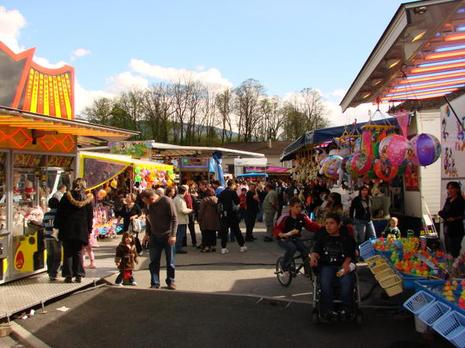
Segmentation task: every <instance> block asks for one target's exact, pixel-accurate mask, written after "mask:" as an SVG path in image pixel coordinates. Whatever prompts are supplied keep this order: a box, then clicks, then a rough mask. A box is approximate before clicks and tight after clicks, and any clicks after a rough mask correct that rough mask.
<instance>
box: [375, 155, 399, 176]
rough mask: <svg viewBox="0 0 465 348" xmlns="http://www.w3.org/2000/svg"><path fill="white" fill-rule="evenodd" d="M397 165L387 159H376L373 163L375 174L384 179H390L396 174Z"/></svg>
mask: <svg viewBox="0 0 465 348" xmlns="http://www.w3.org/2000/svg"><path fill="white" fill-rule="evenodd" d="M398 170H399V166H394V165H393V164H392V163H391V161H390V160H388V159H377V160H376V161H375V164H374V165H373V171H374V172H375V174H376V176H377V177H378V178H380V179H381V180H384V181H391V180H392V179H394V178H395V177H396V175H397V172H398Z"/></svg>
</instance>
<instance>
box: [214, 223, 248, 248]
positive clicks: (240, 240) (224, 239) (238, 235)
mask: <svg viewBox="0 0 465 348" xmlns="http://www.w3.org/2000/svg"><path fill="white" fill-rule="evenodd" d="M229 229H231V233H232V234H233V235H234V237H235V239H236V241H237V244H239V246H241V247H242V246H244V244H245V241H244V236H243V235H242V232H241V229H240V228H239V222H238V221H237V220H236V219H235V218H223V219H221V231H220V232H221V247H222V248H226V245H227V244H228V232H229Z"/></svg>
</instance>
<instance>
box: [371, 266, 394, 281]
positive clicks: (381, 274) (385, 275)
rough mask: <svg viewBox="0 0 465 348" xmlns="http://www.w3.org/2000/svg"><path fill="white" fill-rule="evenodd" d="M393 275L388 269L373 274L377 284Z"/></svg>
mask: <svg viewBox="0 0 465 348" xmlns="http://www.w3.org/2000/svg"><path fill="white" fill-rule="evenodd" d="M393 275H395V273H394V271H393V270H392V269H391V268H390V267H389V268H388V269H385V270H384V271H382V272H379V273H376V274H375V279H376V280H377V281H378V282H379V281H380V280H381V279H385V278H388V277H390V276H393Z"/></svg>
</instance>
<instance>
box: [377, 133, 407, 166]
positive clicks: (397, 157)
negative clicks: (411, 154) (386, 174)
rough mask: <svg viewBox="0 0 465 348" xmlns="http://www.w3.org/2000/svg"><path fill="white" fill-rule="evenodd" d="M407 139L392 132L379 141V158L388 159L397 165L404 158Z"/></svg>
mask: <svg viewBox="0 0 465 348" xmlns="http://www.w3.org/2000/svg"><path fill="white" fill-rule="evenodd" d="M407 143H408V142H407V139H405V138H404V137H403V136H401V135H398V134H392V135H389V136H387V137H386V138H384V139H383V140H381V142H380V143H379V158H380V159H382V160H386V159H389V161H390V162H391V164H392V165H394V166H399V165H400V164H401V163H402V162H403V161H404V159H405V154H406V152H407Z"/></svg>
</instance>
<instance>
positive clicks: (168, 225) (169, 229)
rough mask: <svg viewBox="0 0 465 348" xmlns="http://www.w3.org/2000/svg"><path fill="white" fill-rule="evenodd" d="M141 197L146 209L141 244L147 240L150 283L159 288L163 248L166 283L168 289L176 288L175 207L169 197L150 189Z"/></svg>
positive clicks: (176, 220)
mask: <svg viewBox="0 0 465 348" xmlns="http://www.w3.org/2000/svg"><path fill="white" fill-rule="evenodd" d="M142 199H143V201H144V203H145V205H146V209H147V224H146V230H145V237H144V241H143V244H146V243H147V242H148V244H149V252H150V265H149V270H150V277H151V278H150V285H151V287H152V288H153V289H159V288H160V259H161V254H162V252H163V250H164V251H165V256H166V272H167V277H166V284H167V286H168V289H170V290H176V285H175V283H174V276H175V273H174V272H175V259H174V255H175V251H174V246H175V244H176V230H177V227H178V219H177V215H176V207H175V206H174V203H173V201H172V199H171V198H169V197H166V196H163V197H162V196H159V195H158V194H156V193H155V192H153V191H151V190H147V191H144V192H143V194H142Z"/></svg>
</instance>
